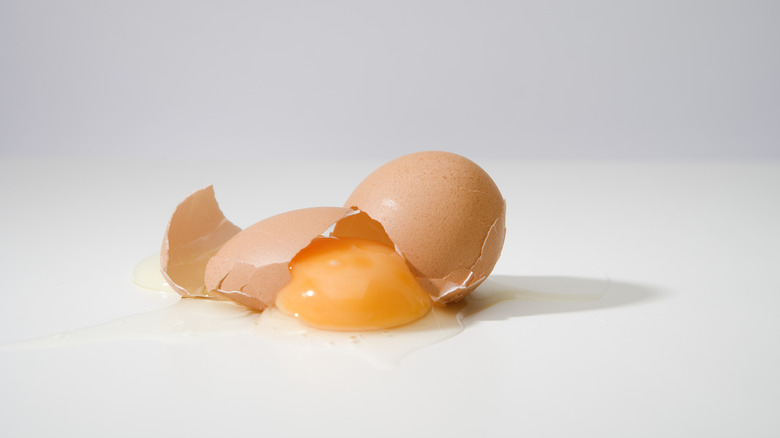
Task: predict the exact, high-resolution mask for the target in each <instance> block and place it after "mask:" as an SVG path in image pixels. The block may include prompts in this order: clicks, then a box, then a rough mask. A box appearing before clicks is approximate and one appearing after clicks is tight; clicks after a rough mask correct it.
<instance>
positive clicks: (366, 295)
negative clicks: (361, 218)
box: [276, 237, 431, 330]
mask: <svg viewBox="0 0 780 438" xmlns="http://www.w3.org/2000/svg"><path fill="white" fill-rule="evenodd" d="M290 273H291V275H292V280H291V281H290V282H289V283H288V284H287V285H286V286H285V287H284V288H283V289H282V290H281V291H279V294H278V295H277V297H276V306H277V307H278V308H279V309H280V310H282V311H283V312H285V313H287V314H290V315H294V316H295V317H297V318H299V319H301V320H302V321H304V322H306V323H307V324H309V325H312V326H314V327H317V328H322V329H328V330H379V329H386V328H392V327H398V326H401V325H404V324H408V323H410V322H413V321H416V320H417V319H419V318H421V317H423V316H424V315H425V314H426V313H428V311H429V310H430V309H431V299H430V297H429V296H428V293H427V292H426V291H425V289H423V288H422V286H420V284H419V283H418V282H417V280H416V279H415V277H414V275H413V274H412V272H411V271H410V270H409V267H408V266H407V265H406V261H405V260H404V259H403V258H402V257H401V256H400V255H399V254H398V253H397V252H395V249H393V248H392V247H389V246H387V245H384V244H381V243H378V242H374V241H370V240H366V239H358V238H350V237H345V238H335V237H320V238H317V239H314V241H312V243H311V244H310V245H309V246H308V247H306V248H305V249H303V250H302V251H301V252H299V253H298V254H297V255H296V256H295V257H294V258H293V259H292V261H291V262H290Z"/></svg>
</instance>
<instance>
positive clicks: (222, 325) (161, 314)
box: [0, 256, 608, 368]
mask: <svg viewBox="0 0 780 438" xmlns="http://www.w3.org/2000/svg"><path fill="white" fill-rule="evenodd" d="M158 263H159V261H158V257H157V256H150V257H149V258H147V259H145V260H144V261H142V262H141V263H140V264H139V265H138V267H137V268H136V269H135V271H134V272H133V281H134V282H135V283H136V284H137V285H139V286H142V287H145V288H149V289H155V290H164V289H166V288H167V286H166V285H165V283H164V280H163V279H162V277H161V276H160V275H159V269H158V268H157V266H158ZM573 281H574V282H573ZM574 285H576V287H574ZM607 285H608V283H607V282H606V281H605V280H598V279H579V280H572V279H566V278H556V277H525V278H524V277H508V276H495V277H494V279H489V280H488V281H486V282H485V283H484V284H483V285H482V286H481V287H480V288H479V289H477V290H476V291H474V292H473V293H472V294H471V295H470V296H469V297H468V298H467V299H466V300H464V301H462V302H460V303H457V304H454V305H450V306H447V307H436V308H434V309H433V310H432V311H431V312H430V313H429V314H428V315H427V316H426V317H424V318H422V319H420V320H419V321H416V322H414V323H412V324H409V325H406V326H403V327H399V328H396V329H392V330H380V331H369V332H333V331H325V330H319V329H316V328H313V327H309V326H307V325H306V324H304V323H302V322H300V321H299V320H297V319H295V318H291V317H289V316H286V315H284V314H283V313H282V312H279V311H277V310H276V309H273V308H271V309H267V310H265V311H264V312H262V313H258V312H254V311H251V310H249V309H247V308H244V307H242V306H239V305H237V304H234V303H232V302H229V301H219V300H212V299H181V300H179V301H177V302H175V303H174V304H173V305H170V306H168V307H165V308H163V309H159V310H154V311H150V312H145V313H141V314H137V315H132V316H128V317H125V318H121V319H117V320H114V321H111V322H108V323H105V324H100V325H96V326H92V327H86V328H82V329H77V330H73V331H68V332H64V333H58V334H55V335H51V336H46V337H43V338H38V339H33V340H29V341H22V342H17V343H13V344H7V345H5V346H2V347H0V350H18V349H41V348H55V347H69V346H74V345H83V344H91V343H99V342H115V341H127V340H146V341H155V342H170V343H191V342H198V341H202V340H206V339H213V338H218V337H226V336H239V335H254V336H257V337H259V338H261V339H263V340H264V341H268V342H279V343H285V344H291V345H299V346H301V348H324V349H330V350H335V351H339V352H342V353H345V354H350V355H354V356H357V357H359V358H361V359H363V360H365V361H367V362H369V363H371V364H373V365H375V366H377V367H379V368H393V367H395V366H397V365H398V363H399V362H400V360H401V359H402V358H403V357H405V356H407V355H408V354H410V353H411V352H413V351H415V350H418V349H420V348H423V347H425V346H428V345H432V344H435V343H437V342H441V341H443V340H445V339H447V338H450V337H452V336H455V335H457V334H458V333H460V332H462V331H463V327H464V324H463V320H464V319H465V318H474V319H475V320H479V317H478V315H479V314H480V312H482V311H483V310H485V309H487V308H490V307H492V306H494V305H496V304H498V303H501V302H506V301H524V302H526V303H528V304H531V302H532V301H536V302H539V301H542V302H549V303H552V302H558V303H561V302H564V303H565V302H568V303H583V302H587V301H595V300H600V299H601V298H602V297H603V296H604V294H605V293H606V290H607ZM169 290H170V289H169ZM528 308H533V305H530V306H528ZM485 319H486V320H487V319H490V318H485Z"/></svg>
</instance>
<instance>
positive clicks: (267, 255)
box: [205, 207, 392, 310]
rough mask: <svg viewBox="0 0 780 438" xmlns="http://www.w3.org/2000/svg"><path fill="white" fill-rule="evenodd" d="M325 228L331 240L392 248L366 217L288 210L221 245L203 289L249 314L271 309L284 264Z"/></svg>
mask: <svg viewBox="0 0 780 438" xmlns="http://www.w3.org/2000/svg"><path fill="white" fill-rule="evenodd" d="M331 228H332V232H331V233H330V235H333V236H351V237H363V238H367V239H372V240H376V241H379V242H383V243H385V244H389V245H392V242H390V240H389V238H388V237H387V234H386V233H385V232H384V230H383V229H382V226H381V225H379V224H378V223H377V222H375V221H373V220H372V219H371V218H369V217H368V215H367V214H366V213H362V212H359V211H356V210H354V209H350V208H340V207H314V208H305V209H301V210H294V211H290V212H287V213H282V214H279V215H276V216H273V217H270V218H268V219H265V220H263V221H260V222H258V223H256V224H254V225H252V226H250V227H248V228H247V229H245V230H244V231H242V232H240V233H238V234H237V235H236V236H235V237H233V238H232V239H230V240H229V241H228V242H226V243H225V244H224V245H223V246H222V248H221V249H220V250H219V251H218V252H217V253H216V255H214V257H212V258H211V260H209V262H208V265H207V267H206V275H205V280H206V288H207V289H209V290H210V291H212V292H213V293H216V294H219V295H223V296H224V297H226V298H229V299H231V300H233V301H236V302H238V303H241V304H243V305H245V306H247V307H250V308H252V309H255V310H263V309H265V308H266V307H269V306H272V305H273V304H274V301H275V300H276V295H277V293H278V292H279V290H281V289H282V288H283V287H284V286H285V285H287V283H289V281H290V278H291V277H290V272H289V269H288V264H289V262H290V260H291V259H292V258H293V257H294V256H295V255H296V254H297V253H298V252H299V251H301V250H302V249H303V248H305V247H306V246H308V245H309V244H310V243H311V241H312V240H313V239H314V238H315V237H317V236H320V235H322V234H323V233H326V232H327V231H329V230H330V229H331Z"/></svg>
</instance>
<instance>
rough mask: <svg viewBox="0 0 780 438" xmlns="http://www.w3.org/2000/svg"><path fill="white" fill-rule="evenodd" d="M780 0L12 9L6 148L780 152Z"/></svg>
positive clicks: (138, 152) (5, 74)
mask: <svg viewBox="0 0 780 438" xmlns="http://www.w3.org/2000/svg"><path fill="white" fill-rule="evenodd" d="M779 17H780V2H777V1H771V0H768V1H767V0H742V1H736V0H731V1H729V0H725V1H708V0H645V1H632V2H619V1H618V2H616V1H612V0H591V1H587V2H582V1H579V0H555V1H528V0H526V1H503V0H482V1H470V2H452V1H444V0H434V1H431V0H413V1H395V0H394V1H381V0H380V1H369V2H366V1H354V0H336V1H328V2H322V1H316V0H292V1H278V0H277V1H273V0H271V1H269V0H263V1H250V0H229V1H223V2H213V1H203V0H190V1H172V0H157V1H112V2H99V1H92V0H71V1H67V2H62V1H57V0H35V1H28V0H3V1H2V2H0V152H2V155H11V156H35V157H46V156H50V155H55V156H60V157H67V158H70V157H74V156H76V157H92V156H103V157H139V156H142V157H160V156H164V157H168V158H173V157H176V156H178V155H179V154H181V153H186V154H188V155H194V156H198V157H215V156H221V155H224V154H227V155H229V156H251V157H254V158H258V159H263V158H268V157H271V158H278V157H287V158H291V157H292V158H296V157H298V156H300V155H301V154H310V155H314V156H318V157H337V158H343V157H347V156H350V155H358V156H361V157H368V158H377V157H378V158H381V159H390V158H392V157H394V156H396V155H397V154H401V153H407V152H412V151H414V150H419V149H431V148H443V147H444V148H448V149H450V150H452V151H453V152H459V153H462V154H464V155H470V156H475V154H477V156H476V158H481V159H488V158H492V159H500V158H502V157H505V156H507V155H508V156H511V157H515V158H534V159H539V158H541V159H572V158H574V159H582V158H584V159H615V158H617V159H646V158H651V159H659V158H660V159H669V158H674V159H678V158H681V159H691V158H693V159H702V158H704V159H713V158H714V159H733V158H737V159H740V158H741V159H762V158H767V157H774V158H776V159H777V158H780V148H778V138H780V123H777V120H779V119H780V87H778V80H777V78H778V77H780V18H779Z"/></svg>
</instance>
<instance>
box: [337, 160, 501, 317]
mask: <svg viewBox="0 0 780 438" xmlns="http://www.w3.org/2000/svg"><path fill="white" fill-rule="evenodd" d="M345 206H347V207H355V208H358V209H360V210H361V211H365V212H366V213H368V214H369V215H370V216H371V217H372V218H373V219H375V220H376V221H378V222H379V223H381V224H382V225H383V226H384V229H385V231H386V232H387V234H388V236H389V237H390V239H391V240H392V241H393V242H394V243H395V245H396V248H397V249H398V250H399V252H400V253H401V254H402V255H403V256H404V257H406V259H407V262H408V263H409V266H410V267H411V269H412V272H414V273H415V275H416V276H417V279H418V280H419V281H420V283H421V284H422V285H423V287H424V288H425V289H426V290H427V291H428V293H429V294H431V296H432V298H433V299H434V301H437V302H439V303H451V302H455V301H458V300H460V299H462V298H463V297H465V296H466V295H467V294H468V293H470V292H471V291H472V290H474V289H475V288H476V287H477V286H479V284H481V283H482V282H483V281H484V280H485V278H487V276H488V275H490V272H491V271H492V270H493V267H494V266H495V264H496V262H497V261H498V257H499V255H500V254H501V249H502V247H503V244H504V236H505V234H506V229H505V215H506V204H505V202H504V198H503V197H502V196H501V192H500V191H499V189H498V187H497V186H496V184H495V182H494V181H493V180H492V179H491V178H490V176H489V175H488V174H487V173H486V172H485V171H484V170H483V169H482V168H481V167H479V166H478V165H477V164H475V163H474V162H472V161H471V160H469V159H467V158H465V157H462V156H460V155H457V154H453V153H449V152H440V151H429V152H418V153H414V154H410V155H405V156H403V157H400V158H398V159H395V160H393V161H391V162H389V163H387V164H385V165H384V166H382V167H380V168H379V169H377V170H376V171H374V172H373V173H371V174H370V175H369V176H368V177H366V179H365V180H363V182H361V183H360V185H359V186H358V187H357V188H356V189H355V191H354V192H353V193H352V195H350V197H349V198H348V199H347V202H346V203H345Z"/></svg>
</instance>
